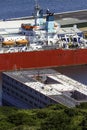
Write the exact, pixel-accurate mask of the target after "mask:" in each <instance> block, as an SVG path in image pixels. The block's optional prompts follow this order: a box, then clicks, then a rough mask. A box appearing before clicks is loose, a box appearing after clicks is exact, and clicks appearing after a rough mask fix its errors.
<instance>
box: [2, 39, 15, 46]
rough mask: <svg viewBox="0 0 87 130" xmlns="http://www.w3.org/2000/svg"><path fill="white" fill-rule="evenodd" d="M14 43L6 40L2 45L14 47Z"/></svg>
mask: <svg viewBox="0 0 87 130" xmlns="http://www.w3.org/2000/svg"><path fill="white" fill-rule="evenodd" d="M14 44H15V41H14V40H7V41H3V42H2V45H4V46H6V45H9V46H10V45H14Z"/></svg>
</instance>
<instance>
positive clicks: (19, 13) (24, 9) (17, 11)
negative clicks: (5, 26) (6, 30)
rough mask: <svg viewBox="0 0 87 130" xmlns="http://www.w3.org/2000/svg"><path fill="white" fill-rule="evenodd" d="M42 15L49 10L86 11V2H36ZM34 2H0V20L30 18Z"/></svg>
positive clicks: (65, 0)
mask: <svg viewBox="0 0 87 130" xmlns="http://www.w3.org/2000/svg"><path fill="white" fill-rule="evenodd" d="M37 1H38V3H39V4H40V6H41V7H42V8H43V10H44V13H45V11H46V9H47V8H49V9H50V10H51V11H52V12H54V13H60V12H67V11H76V10H86V9H87V0H37ZM34 5H35V0H0V19H9V18H18V17H25V16H31V15H32V13H33V9H34Z"/></svg>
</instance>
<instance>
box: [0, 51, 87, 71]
mask: <svg viewBox="0 0 87 130" xmlns="http://www.w3.org/2000/svg"><path fill="white" fill-rule="evenodd" d="M82 64H87V49H71V50H69V49H66V50H65V49H55V50H39V51H30V52H17V53H4V54H0V71H8V70H18V69H30V68H41V67H57V66H71V65H82Z"/></svg>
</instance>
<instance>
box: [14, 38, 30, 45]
mask: <svg viewBox="0 0 87 130" xmlns="http://www.w3.org/2000/svg"><path fill="white" fill-rule="evenodd" d="M28 43H29V42H28V40H26V39H20V40H17V41H16V44H17V45H20V44H22V45H26V44H28Z"/></svg>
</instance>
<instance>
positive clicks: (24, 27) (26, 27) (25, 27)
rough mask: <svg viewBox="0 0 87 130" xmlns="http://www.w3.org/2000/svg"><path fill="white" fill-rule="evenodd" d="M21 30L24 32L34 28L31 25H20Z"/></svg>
mask: <svg viewBox="0 0 87 130" xmlns="http://www.w3.org/2000/svg"><path fill="white" fill-rule="evenodd" d="M21 28H23V29H25V30H30V29H33V28H34V26H32V25H31V24H21Z"/></svg>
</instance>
